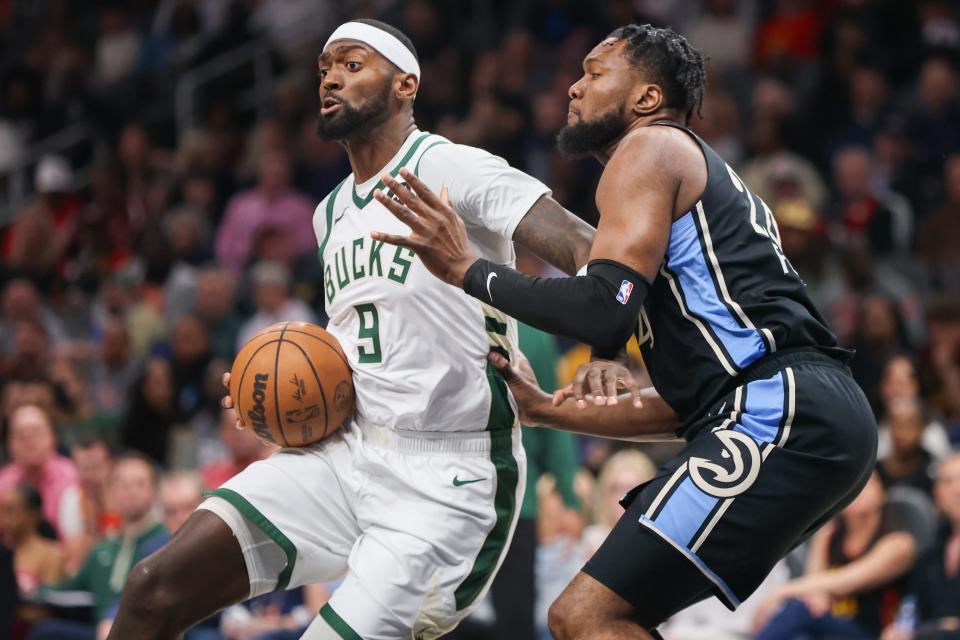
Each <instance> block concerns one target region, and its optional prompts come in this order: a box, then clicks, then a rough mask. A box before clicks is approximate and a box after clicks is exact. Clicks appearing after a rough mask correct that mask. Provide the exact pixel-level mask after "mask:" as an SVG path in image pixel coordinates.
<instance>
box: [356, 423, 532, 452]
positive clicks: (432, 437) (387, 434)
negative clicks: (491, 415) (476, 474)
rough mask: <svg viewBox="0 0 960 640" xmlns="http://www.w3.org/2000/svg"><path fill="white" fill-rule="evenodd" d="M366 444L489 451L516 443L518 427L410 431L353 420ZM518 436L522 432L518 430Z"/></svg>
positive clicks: (415, 449) (404, 448)
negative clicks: (505, 428) (486, 429)
mask: <svg viewBox="0 0 960 640" xmlns="http://www.w3.org/2000/svg"><path fill="white" fill-rule="evenodd" d="M353 426H354V428H357V429H358V430H359V431H360V434H361V437H362V439H363V443H364V444H369V445H372V446H374V447H380V448H383V449H393V450H396V451H407V452H410V453H458V454H462V455H471V454H472V455H484V456H485V455H489V453H490V451H491V450H492V449H493V448H494V447H495V446H510V447H511V448H512V446H513V444H512V443H513V439H514V433H516V432H518V431H519V429H520V428H519V427H514V428H512V429H510V430H503V431H466V432H463V431H409V430H401V429H388V428H386V427H379V426H376V425H372V424H367V423H360V422H359V421H356V422H354V425H353ZM517 436H518V437H519V434H517Z"/></svg>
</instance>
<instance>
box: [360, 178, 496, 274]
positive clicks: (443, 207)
mask: <svg viewBox="0 0 960 640" xmlns="http://www.w3.org/2000/svg"><path fill="white" fill-rule="evenodd" d="M400 175H401V176H403V179H404V180H406V185H403V184H401V183H399V182H397V181H396V180H394V179H393V177H391V176H389V175H385V176H383V177H382V180H383V184H385V185H386V186H387V187H388V188H389V189H390V191H392V192H393V194H394V196H396V199H394V198H391V197H389V196H387V194H386V193H384V192H383V191H381V190H379V189H378V190H377V191H375V192H374V194H373V195H374V197H375V198H376V199H377V202H379V203H380V204H382V205H383V206H384V207H386V208H387V210H388V211H390V213H392V214H393V215H394V216H396V218H397V219H398V220H399V221H400V222H402V223H403V224H405V225H407V226H408V227H410V235H408V236H401V235H394V234H389V233H381V232H379V231H374V232H372V233H371V234H370V237H372V238H373V239H374V240H379V241H381V242H386V243H388V244H393V245H398V246H401V247H407V248H408V249H412V250H413V251H414V252H416V254H417V255H418V256H420V260H421V261H422V262H423V264H424V266H425V267H426V268H427V269H429V271H430V273H432V274H433V275H435V276H437V277H438V278H440V279H441V280H443V281H444V282H446V283H447V284H452V285H453V286H455V287H462V286H463V276H464V274H465V273H466V272H467V269H468V268H470V265H472V264H473V263H474V262H476V261H477V256H475V255H473V253H471V251H470V245H469V242H468V241H467V229H466V227H465V226H464V224H463V220H461V219H460V216H459V215H457V212H456V211H454V210H453V207H451V206H450V200H449V199H448V198H447V188H446V187H444V188H443V189H442V190H441V191H440V196H439V197H438V196H437V195H436V194H435V193H434V192H433V191H431V190H430V187H428V186H427V185H425V184H424V183H423V181H421V180H420V178H418V177H417V176H415V175H413V173H412V172H411V171H407V170H406V169H401V170H400ZM407 187H410V188H409V189H408V188H407ZM411 189H412V191H411Z"/></svg>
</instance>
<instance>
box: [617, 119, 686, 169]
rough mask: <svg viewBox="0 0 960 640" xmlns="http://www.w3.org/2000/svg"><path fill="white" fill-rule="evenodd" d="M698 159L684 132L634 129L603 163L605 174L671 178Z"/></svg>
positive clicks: (670, 128) (662, 128)
mask: <svg viewBox="0 0 960 640" xmlns="http://www.w3.org/2000/svg"><path fill="white" fill-rule="evenodd" d="M702 158H703V152H702V151H701V149H700V146H699V144H698V143H697V141H696V140H695V139H694V137H693V135H692V134H691V133H689V132H688V131H685V130H683V129H680V128H677V127H669V126H659V125H649V126H644V127H639V128H637V129H634V130H633V131H631V132H630V133H628V134H627V135H626V136H624V138H623V140H621V142H620V144H619V145H618V146H617V150H616V151H615V152H614V154H613V156H612V157H611V158H610V161H609V162H608V163H607V173H617V174H620V173H623V174H627V175H641V176H655V175H665V174H670V175H672V174H676V173H678V172H682V170H683V168H684V167H685V166H687V165H688V164H689V163H691V162H696V161H698V160H702Z"/></svg>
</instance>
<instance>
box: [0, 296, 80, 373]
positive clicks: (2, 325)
mask: <svg viewBox="0 0 960 640" xmlns="http://www.w3.org/2000/svg"><path fill="white" fill-rule="evenodd" d="M2 313H3V315H2V317H0V355H3V356H9V355H10V354H11V353H12V352H13V347H14V336H15V327H16V326H17V325H18V324H19V323H20V322H32V323H39V324H40V325H41V326H42V327H43V330H44V333H45V334H46V335H47V337H48V338H49V339H50V340H51V341H52V342H53V343H54V344H56V343H58V342H60V341H62V340H63V339H64V338H65V337H66V336H65V331H64V329H63V323H62V322H61V321H60V319H59V318H58V317H57V316H56V315H55V314H54V313H52V312H51V311H50V310H49V309H47V308H46V307H45V306H44V305H43V303H42V302H41V300H40V295H39V293H38V291H37V288H36V286H34V284H33V283H32V282H30V281H29V280H23V279H16V280H11V281H10V282H9V283H7V286H6V287H5V288H4V290H3V309H2Z"/></svg>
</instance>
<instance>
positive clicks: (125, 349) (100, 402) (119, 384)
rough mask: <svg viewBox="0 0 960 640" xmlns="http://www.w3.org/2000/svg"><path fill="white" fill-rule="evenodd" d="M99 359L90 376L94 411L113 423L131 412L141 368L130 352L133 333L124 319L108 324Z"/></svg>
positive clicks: (95, 361)
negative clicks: (130, 400)
mask: <svg viewBox="0 0 960 640" xmlns="http://www.w3.org/2000/svg"><path fill="white" fill-rule="evenodd" d="M96 356H97V357H96V359H95V360H94V361H93V362H92V364H91V366H90V370H89V373H88V374H87V375H88V388H89V394H90V405H91V409H92V411H93V413H94V414H95V415H97V416H99V417H101V418H102V419H104V420H106V421H108V422H110V423H113V422H115V421H117V420H119V419H120V416H121V414H122V413H123V412H124V411H125V410H126V408H127V399H128V398H129V395H130V387H131V386H132V385H133V383H134V381H135V380H136V376H137V370H138V364H139V363H137V362H136V361H135V360H134V359H133V357H132V354H131V352H130V331H129V329H128V328H127V323H126V321H125V320H124V319H123V318H122V317H121V316H117V315H111V316H109V317H108V318H107V319H106V321H105V322H104V325H103V328H102V330H101V334H100V344H99V345H98V349H97V354H96Z"/></svg>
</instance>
